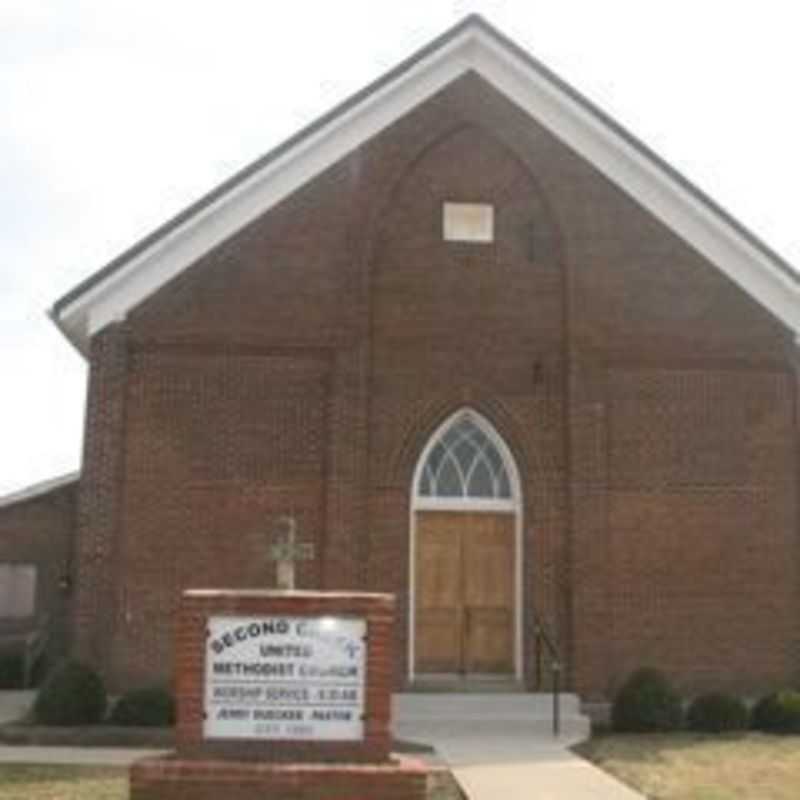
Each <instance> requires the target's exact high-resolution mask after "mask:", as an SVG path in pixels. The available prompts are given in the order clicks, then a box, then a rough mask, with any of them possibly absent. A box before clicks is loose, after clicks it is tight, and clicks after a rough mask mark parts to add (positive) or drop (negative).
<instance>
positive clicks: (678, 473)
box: [78, 76, 798, 694]
mask: <svg viewBox="0 0 800 800" xmlns="http://www.w3.org/2000/svg"><path fill="white" fill-rule="evenodd" d="M444 199H453V200H464V201H486V202H492V203H494V205H495V207H496V210H497V232H496V233H497V235H496V242H495V243H494V244H492V245H475V246H468V245H463V244H447V243H444V242H442V240H441V202H442V201H443V200H444ZM106 337H108V341H111V340H112V339H113V340H114V341H122V342H124V344H121V345H119V346H117V345H114V346H111V345H109V344H108V341H106ZM115 337H117V338H115ZM104 342H105V343H104ZM118 347H119V348H121V349H117V348H118ZM122 354H124V358H123V355H122ZM792 359H793V343H792V339H791V336H790V335H789V333H788V332H787V331H786V330H785V329H784V328H783V327H782V326H781V325H780V324H779V323H777V322H776V321H775V320H774V319H773V318H772V317H771V316H770V315H769V314H768V313H766V312H765V311H764V310H763V309H761V308H760V307H759V306H757V305H756V304H755V303H754V302H753V301H752V300H750V299H749V298H748V297H747V296H745V294H744V293H743V292H742V291H741V290H739V289H738V288H737V287H736V286H734V285H733V284H732V283H731V282H729V281H728V280H727V279H725V278H724V276H722V274H721V273H720V272H719V271H718V270H717V269H715V268H714V267H712V266H711V265H709V264H708V263H707V262H706V261H704V259H703V258H702V257H701V256H699V255H698V254H697V253H696V252H695V251H693V250H692V249H691V248H690V247H688V246H687V245H686V244H685V243H684V242H682V241H681V240H680V239H679V238H678V237H676V236H675V235H674V234H672V233H671V232H670V231H668V230H667V229H666V228H664V227H663V226H662V225H661V224H660V223H658V222H657V221H656V220H655V219H653V218H652V217H651V216H650V215H649V214H647V213H646V212H644V211H643V210H642V209H640V208H639V207H638V206H637V205H636V204H635V203H634V202H633V201H632V200H631V199H630V198H629V197H627V196H626V195H625V194H624V193H623V192H622V191H621V190H619V189H618V188H617V187H615V186H614V185H612V184H611V183H610V182H608V181H607V180H606V179H605V178H603V177H602V176H601V175H600V174H599V173H597V172H596V171H595V170H594V169H593V168H592V167H591V166H590V165H588V164H587V163H585V162H584V161H582V160H581V159H580V158H579V157H577V156H576V155H575V154H573V153H572V152H571V151H569V150H568V149H567V148H566V147H564V145H563V144H561V143H560V142H559V141H558V140H557V139H555V138H554V137H553V136H551V135H550V134H549V133H548V132H547V131H546V130H545V129H544V128H542V127H540V126H539V125H537V124H536V123H535V122H533V121H532V120H531V119H530V118H528V117H526V116H525V115H524V114H523V113H521V112H519V111H518V110H516V109H515V108H513V107H512V106H511V105H510V104H509V103H508V102H507V101H505V100H504V99H503V98H502V97H500V96H499V95H498V94H496V93H495V92H493V91H492V90H491V89H490V88H489V87H488V86H487V85H486V84H484V83H482V82H481V80H480V79H479V78H477V77H475V76H469V77H466V78H464V79H462V80H460V81H458V82H457V83H456V84H454V85H453V86H452V87H450V88H449V89H447V90H445V91H443V92H442V93H440V94H439V95H438V96H436V97H435V98H433V99H432V100H431V101H429V102H428V103H426V104H424V105H423V106H421V107H420V108H418V109H417V110H415V111H414V112H413V113H412V114H409V115H408V116H407V117H405V118H404V119H402V120H400V121H399V122H397V123H396V124H395V125H393V126H392V127H391V128H390V129H389V130H387V131H385V132H384V133H382V134H380V135H379V136H377V137H375V138H374V139H373V140H372V141H370V142H369V143H368V144H366V145H365V146H363V147H362V148H360V149H359V150H358V151H356V152H355V153H353V154H352V155H351V156H349V157H347V158H346V159H344V160H343V161H342V162H341V163H339V164H337V165H336V166H334V167H332V168H331V169H329V170H328V171H327V172H325V173H324V174H323V175H321V176H320V177H319V178H317V179H315V180H314V181H312V182H311V183H310V184H308V185H307V186H306V187H304V188H303V189H301V190H299V191H298V192H297V193H295V195H293V196H292V197H291V198H289V199H288V200H287V201H285V202H284V203H282V204H281V205H280V206H278V207H277V208H275V209H273V210H272V211H271V212H270V213H268V214H267V215H265V216H264V217H263V218H261V219H260V220H258V221H257V222H255V223H253V224H251V225H250V226H248V227H247V228H246V229H245V230H244V231H242V232H241V233H240V234H239V235H237V236H235V237H234V238H232V239H231V240H229V241H228V242H226V243H224V244H223V245H221V246H220V247H218V248H217V249H216V250H215V251H214V252H212V253H210V254H209V255H208V256H207V257H205V258H204V259H202V260H201V262H200V263H198V264H197V265H195V266H194V267H193V268H192V269H191V270H189V271H187V272H186V273H184V274H183V275H182V276H181V277H180V278H178V279H176V280H175V281H173V282H172V283H171V284H170V285H169V286H167V287H165V288H164V289H163V290H162V291H161V292H159V293H158V294H157V295H156V296H155V297H153V298H151V299H150V300H148V301H147V302H146V303H144V304H143V305H142V306H141V307H140V308H139V309H137V310H136V311H135V312H134V313H133V314H132V315H131V318H130V319H129V321H128V322H127V323H126V324H125V325H124V326H121V327H120V328H119V329H118V330H116V332H115V329H112V330H111V331H109V332H108V333H104V334H102V335H100V336H98V337H96V344H95V349H94V351H93V364H92V366H93V369H92V374H93V378H92V387H91V391H90V406H89V409H90V410H89V422H88V424H89V429H88V433H87V444H86V460H87V480H86V481H85V485H84V488H83V500H82V507H85V508H87V509H88V508H90V507H94V506H96V505H97V504H100V509H101V513H99V514H98V515H97V517H96V519H90V518H89V516H87V515H84V516H83V517H82V519H83V520H84V521H83V523H82V525H83V527H82V535H81V541H82V542H83V545H82V546H83V548H84V551H83V552H84V555H85V557H86V558H87V559H89V558H90V556H91V553H92V552H94V554H95V555H94V559H95V560H94V561H93V562H90V561H87V566H86V567H85V569H84V576H85V579H86V580H85V589H84V591H85V593H86V594H85V595H84V599H85V602H84V603H83V604H82V609H83V611H82V612H81V613H80V614H79V618H78V619H79V626H80V628H81V630H84V631H85V637H84V640H83V641H84V642H85V643H87V646H88V643H89V642H90V641H94V642H95V643H96V645H95V646H96V647H99V648H100V650H102V647H103V646H108V647H109V648H110V649H109V652H108V659H107V660H106V661H105V662H104V663H106V664H107V665H108V667H109V668H110V669H111V670H112V672H113V673H114V674H115V675H116V676H117V677H118V679H120V680H122V679H124V680H125V681H134V680H135V681H143V680H145V679H148V678H151V677H155V676H159V675H162V674H164V672H165V671H167V667H166V664H167V662H168V656H169V653H170V642H169V635H168V628H167V626H166V625H163V624H162V623H161V622H160V620H162V619H163V618H166V617H168V615H169V613H170V611H171V609H172V608H173V607H174V601H175V598H176V597H177V595H178V592H179V590H180V589H181V588H182V587H184V586H186V585H203V584H205V585H219V584H220V582H222V581H225V582H231V581H236V582H237V583H239V584H243V585H246V586H255V585H261V586H264V585H270V583H271V579H272V576H271V572H270V570H269V568H268V567H267V566H266V565H265V564H264V563H263V561H262V560H261V554H262V553H263V548H264V539H263V537H262V534H263V533H264V532H266V531H267V530H268V529H269V524H270V520H271V519H272V518H273V517H274V515H275V514H276V513H278V512H280V513H285V512H286V511H287V510H291V509H293V510H294V511H295V512H296V513H298V514H299V515H300V517H301V533H303V534H304V535H305V536H307V537H309V538H314V539H315V540H316V541H317V543H318V545H319V552H320V553H322V554H324V555H323V557H322V558H321V559H320V561H319V563H317V564H315V565H310V566H309V567H308V568H307V570H306V571H305V572H304V573H303V574H302V575H301V585H306V586H307V585H311V584H312V583H314V584H318V585H321V586H323V587H328V588H345V589H346V588H362V587H363V588H373V589H381V590H391V591H395V592H397V593H398V596H399V601H400V603H399V608H400V612H401V614H400V616H401V619H402V618H403V617H404V615H405V612H406V609H407V602H408V599H407V586H408V519H409V517H408V501H409V492H410V481H411V475H412V472H413V468H414V465H415V462H416V459H417V458H418V456H419V453H420V452H421V450H422V448H423V447H424V444H425V442H426V439H427V437H428V436H429V435H430V433H431V432H432V431H433V430H434V429H435V427H436V425H437V424H438V423H439V422H440V421H441V420H442V419H444V418H445V417H446V416H447V415H448V414H449V413H451V412H452V411H454V410H455V409H456V408H458V407H460V406H463V405H470V406H473V407H475V408H477V409H478V410H480V411H481V412H482V413H483V414H484V415H485V416H487V417H488V418H489V420H490V421H491V422H492V423H493V424H494V425H495V426H496V427H497V429H498V430H499V431H500V433H501V434H502V435H503V436H504V437H505V438H506V440H507V442H508V444H509V446H510V448H511V450H512V451H513V453H514V456H515V458H516V459H517V461H518V464H519V467H520V471H521V473H522V476H523V492H524V515H525V516H524V539H525V553H524V559H525V562H524V568H525V585H526V602H527V605H528V607H530V605H531V603H532V602H534V601H535V603H536V606H537V607H538V609H539V612H540V614H541V615H542V616H543V617H544V618H545V620H546V622H547V623H548V625H549V626H550V627H551V628H552V629H553V630H554V631H556V633H557V635H558V638H559V640H560V641H561V643H562V647H563V649H564V651H565V653H566V655H567V658H568V665H569V677H570V680H571V681H572V683H573V685H575V686H576V687H577V688H578V689H580V690H581V691H583V692H586V693H595V694H596V693H603V692H606V691H608V690H609V689H610V688H611V687H613V686H614V685H615V684H616V682H618V680H619V679H620V677H621V676H622V675H623V674H624V673H625V672H626V671H627V670H628V669H630V668H631V667H633V666H636V665H638V662H640V661H642V662H644V661H645V660H648V661H657V662H658V663H659V664H662V665H663V666H665V667H666V668H667V669H669V670H670V672H671V673H672V674H673V675H674V676H675V677H676V678H677V679H678V680H679V681H680V682H682V683H684V684H685V685H686V686H687V687H690V688H696V687H701V686H706V685H708V686H710V685H715V686H717V685H719V686H722V685H731V686H733V685H737V686H745V685H750V684H753V685H755V684H756V683H758V684H765V683H772V682H776V681H779V680H782V679H786V680H788V679H789V677H790V676H794V674H795V672H796V665H797V651H796V644H797V634H796V632H795V625H794V623H792V622H791V620H792V619H795V618H797V611H798V608H797V583H798V582H797V577H798V576H797V569H796V565H797V561H796V555H795V552H796V549H797V548H796V541H795V536H796V529H797V520H796V488H797V480H796V469H795V463H794V462H795V456H794V450H795V417H794V412H793V408H794V402H795V400H794V385H795V383H794V381H793V380H792V378H791V375H792V374H793V373H792V370H793V366H792V364H793V362H792ZM120 376H123V377H120ZM120 381H121V382H123V383H124V384H125V389H124V391H120V390H119V386H120ZM276 420H279V421H280V422H279V424H276ZM125 431H127V433H126V432H125ZM120 449H121V450H122V451H124V456H122V457H116V456H115V453H118V452H119V451H120ZM754 464H755V465H757V468H755V467H754V466H753V465H754ZM742 465H745V466H747V465H749V467H747V468H745V466H742ZM737 470H738V471H737ZM112 529H113V530H114V532H115V533H114V535H115V538H114V541H115V542H116V543H117V544H116V545H115V547H116V548H117V549H116V550H114V549H112V547H111V545H104V547H105V549H102V550H100V551H91V550H89V551H87V550H86V548H87V547H88V543H89V542H94V541H98V540H102V541H105V538H104V537H106V536H110V535H111V531H112ZM712 554H714V558H712ZM715 558H718V561H717V562H715V561H714V559H715ZM678 563H680V565H681V566H677V564H678ZM92 565H94V566H92ZM93 570H94V571H93ZM110 576H113V579H112V577H110ZM112 581H113V582H114V585H113V586H112V585H110V582H112ZM712 587H713V589H712ZM748 594H749V595H750V597H751V600H750V603H749V604H748V605H747V607H746V608H745V600H744V598H745V597H746V596H747V595H748ZM753 595H755V598H756V599H755V601H753ZM100 606H102V608H103V609H104V619H106V620H108V622H107V625H108V626H109V627H110V628H111V629H112V630H113V632H114V633H113V636H112V635H110V633H109V631H108V630H107V629H106V628H104V627H103V625H105V624H106V623H105V622H103V621H101V620H100V619H99V616H98V611H97V610H96V609H97V608H99V607H100ZM93 608H94V609H95V611H92V610H91V609H93ZM92 615H94V616H92ZM701 619H705V620H707V621H708V624H709V625H713V626H714V629H715V631H716V633H715V636H714V637H709V638H707V639H703V637H702V623H701V622H700V620H701ZM690 623H691V624H690ZM701 639H702V641H701ZM398 644H399V647H398V653H399V656H398V663H397V671H398V676H399V677H402V675H403V674H404V673H403V670H404V652H405V625H404V624H401V625H399V626H398ZM734 651H735V656H732V653H734ZM96 652H97V658H98V659H99V658H100V655H99V653H100V651H99V650H97V651H96ZM100 660H102V659H100Z"/></svg>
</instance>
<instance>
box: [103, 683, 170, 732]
mask: <svg viewBox="0 0 800 800" xmlns="http://www.w3.org/2000/svg"><path fill="white" fill-rule="evenodd" d="M111 722H112V723H113V724H114V725H141V726H145V727H153V728H156V727H167V726H169V725H173V724H174V723H175V698H174V697H173V696H172V695H171V694H170V692H168V691H167V690H166V689H162V688H160V687H152V688H148V689H133V690H131V691H130V692H126V693H125V694H124V695H122V697H120V699H119V701H118V702H117V704H116V705H115V706H114V710H113V711H112V712H111Z"/></svg>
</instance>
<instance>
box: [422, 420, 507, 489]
mask: <svg viewBox="0 0 800 800" xmlns="http://www.w3.org/2000/svg"><path fill="white" fill-rule="evenodd" d="M500 447H501V445H499V441H498V437H497V436H496V434H494V432H493V431H492V430H491V429H490V427H489V426H488V423H485V422H484V421H483V420H482V419H481V418H479V417H478V416H477V415H476V414H475V413H473V412H471V411H463V412H460V413H459V414H457V415H456V416H455V417H454V418H453V419H451V420H450V421H449V423H448V424H445V425H444V426H443V428H442V429H440V431H439V432H438V434H437V436H436V438H435V439H434V441H433V442H432V443H431V444H430V445H429V446H428V448H427V453H426V455H425V459H424V463H423V464H422V465H421V469H420V471H419V473H418V479H417V480H418V482H417V486H416V495H417V497H418V498H430V499H434V498H443V499H445V498H446V499H450V500H453V499H463V500H481V501H483V500H498V501H504V500H505V501H511V500H512V499H513V495H512V481H511V478H510V476H509V474H508V469H507V466H506V462H507V456H506V455H504V453H503V452H502V451H501V449H500Z"/></svg>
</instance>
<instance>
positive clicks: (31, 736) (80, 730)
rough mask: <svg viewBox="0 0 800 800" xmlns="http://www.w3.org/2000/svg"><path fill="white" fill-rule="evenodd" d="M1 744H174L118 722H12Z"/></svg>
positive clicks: (411, 747)
mask: <svg viewBox="0 0 800 800" xmlns="http://www.w3.org/2000/svg"><path fill="white" fill-rule="evenodd" d="M0 744H4V745H34V746H39V747H137V748H138V747H141V748H147V749H152V750H170V749H172V748H173V747H174V746H175V732H174V730H173V729H172V728H135V727H126V726H119V725H84V726H81V727H75V728H54V727H48V726H46V725H33V724H27V723H19V722H18V723H13V724H9V725H0ZM392 749H393V750H394V751H395V752H396V753H407V754H411V753H418V754H422V753H433V752H434V751H433V748H432V747H430V746H429V745H426V744H421V743H419V742H406V741H399V740H398V741H395V742H394V745H393V748H392Z"/></svg>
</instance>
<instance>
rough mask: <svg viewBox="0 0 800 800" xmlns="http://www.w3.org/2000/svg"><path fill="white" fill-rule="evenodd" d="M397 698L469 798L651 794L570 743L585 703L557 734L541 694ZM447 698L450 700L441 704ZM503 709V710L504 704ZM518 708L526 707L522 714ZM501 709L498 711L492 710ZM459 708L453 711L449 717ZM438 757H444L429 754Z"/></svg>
mask: <svg viewBox="0 0 800 800" xmlns="http://www.w3.org/2000/svg"><path fill="white" fill-rule="evenodd" d="M34 697H35V693H34V692H0V723H2V722H11V721H13V720H15V719H19V718H20V717H22V716H24V715H25V713H26V712H27V711H28V709H29V708H30V705H31V703H32V702H33V699H34ZM411 701H412V702H411V703H410V705H409V703H408V698H406V702H405V703H403V702H401V703H399V704H398V703H396V713H397V712H399V713H397V717H396V725H395V730H396V733H397V734H399V735H400V738H403V739H407V740H410V741H417V742H425V743H427V744H430V745H432V746H433V747H435V748H436V752H437V755H438V757H439V758H440V759H441V761H443V762H444V763H445V764H446V765H447V766H449V767H450V768H451V770H452V771H453V775H454V776H455V778H456V780H457V781H458V783H459V784H460V785H461V788H462V789H463V790H464V792H465V794H466V795H467V797H468V798H469V800H643V797H642V795H640V794H639V793H638V792H635V791H633V790H632V789H629V788H628V787H626V786H624V785H623V784H621V783H620V782H619V781H617V780H615V779H614V778H612V777H611V776H610V775H608V774H606V773H605V772H602V771H601V770H599V769H597V768H596V767H594V766H593V765H592V764H590V763H589V762H588V761H585V760H584V759H582V758H579V757H578V756H576V755H575V754H574V753H573V752H572V751H571V750H569V746H570V745H571V744H574V743H575V742H577V741H580V740H581V739H584V738H586V736H587V733H588V728H587V726H586V724H585V720H582V719H581V718H580V717H579V715H578V711H577V705H576V706H575V708H574V709H572V710H570V706H569V705H568V704H567V712H568V713H569V716H567V718H566V719H565V726H564V735H563V736H562V738H561V739H559V740H554V739H553V737H552V736H551V735H549V734H548V733H546V732H545V731H546V729H547V727H548V726H549V720H544V721H545V722H546V723H547V724H545V725H540V724H539V723H540V722H542V720H540V719H537V718H535V716H532V715H533V714H534V713H535V711H536V706H535V702H536V701H535V698H534V699H531V698H530V696H529V697H528V698H527V704H528V707H527V708H526V700H525V699H524V695H523V696H518V697H517V698H513V699H511V700H506V706H505V707H503V700H502V698H497V699H496V700H490V699H481V698H474V697H471V698H467V699H462V700H460V701H459V698H458V697H454V696H451V697H438V698H437V697H436V696H435V695H434V696H428V697H418V698H411ZM439 703H443V704H444V705H443V706H442V707H440V708H437V705H438V704H439ZM498 709H499V711H498ZM510 709H521V710H522V711H524V714H523V713H520V714H518V715H517V716H516V717H515V716H514V715H513V714H512V713H510ZM493 711H494V712H495V713H496V714H497V716H493V713H492V712H493ZM449 715H451V716H452V718H450V719H448V716H449ZM162 752H164V751H160V750H142V749H126V748H119V747H113V748H112V747H104V748H101V747H37V746H23V747H16V746H0V764H66V765H87V766H92V765H96V766H116V767H126V766H128V765H130V764H131V763H133V762H134V761H137V760H138V759H140V758H145V757H147V756H153V755H158V754H160V753H162ZM426 760H430V761H432V762H433V763H436V761H437V759H427V758H426Z"/></svg>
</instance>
